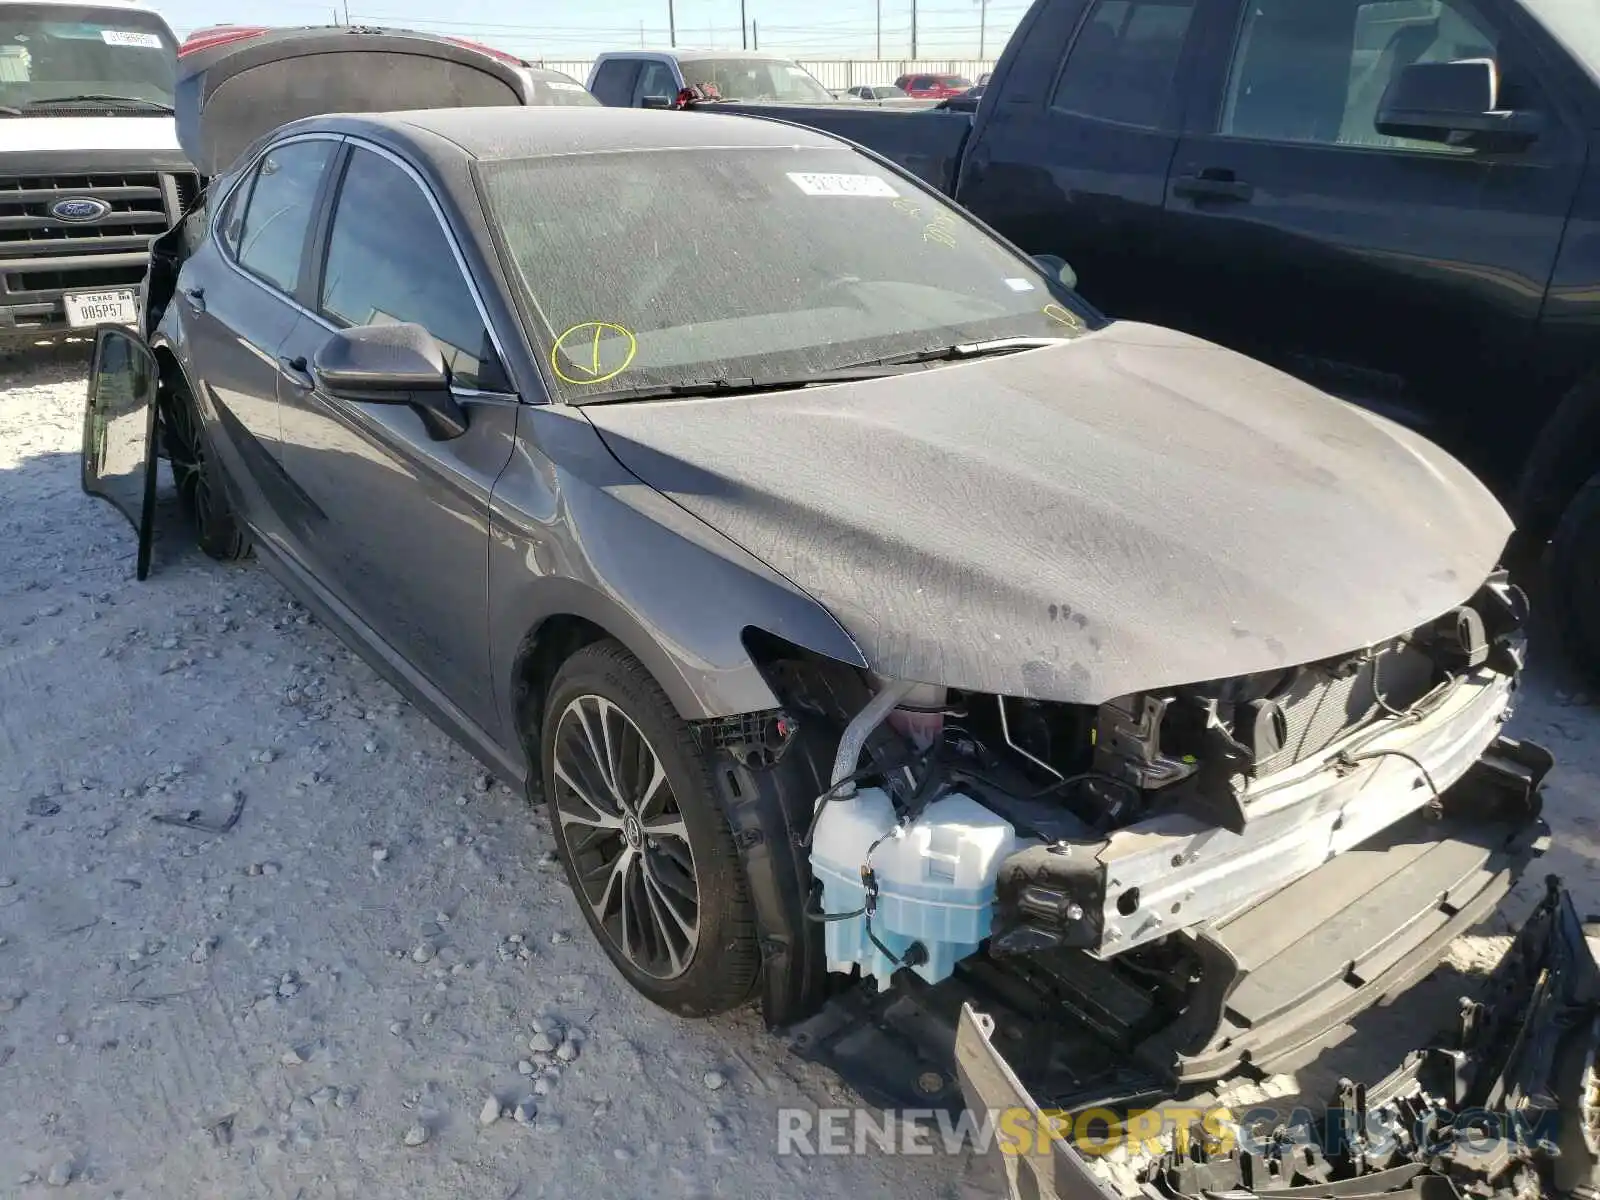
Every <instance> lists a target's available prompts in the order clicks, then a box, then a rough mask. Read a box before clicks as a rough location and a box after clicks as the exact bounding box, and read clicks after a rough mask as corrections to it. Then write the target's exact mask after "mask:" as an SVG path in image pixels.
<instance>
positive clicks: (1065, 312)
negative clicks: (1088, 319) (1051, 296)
mask: <svg viewBox="0 0 1600 1200" xmlns="http://www.w3.org/2000/svg"><path fill="white" fill-rule="evenodd" d="M1040 311H1041V312H1043V313H1044V315H1045V316H1047V317H1049V318H1050V319H1051V320H1052V321H1054V322H1055V323H1056V324H1057V325H1065V326H1066V327H1067V328H1068V329H1082V328H1083V322H1082V321H1081V320H1080V319H1079V318H1078V314H1077V313H1075V312H1072V311H1071V310H1070V309H1066V308H1062V307H1061V305H1059V304H1046V305H1045V306H1044V308H1043V309H1041V310H1040Z"/></svg>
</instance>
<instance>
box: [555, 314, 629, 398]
mask: <svg viewBox="0 0 1600 1200" xmlns="http://www.w3.org/2000/svg"><path fill="white" fill-rule="evenodd" d="M608 334H610V335H615V336H620V337H622V338H624V339H625V340H626V343H627V349H626V350H625V352H624V353H623V355H622V361H621V362H620V363H618V364H617V365H616V366H610V365H609V364H608V363H607V362H604V361H602V359H603V358H604V359H615V357H616V355H615V354H614V353H611V352H608V350H607V347H606V346H604V345H603V343H604V342H605V341H606V338H607V335H608ZM563 352H565V354H566V356H567V359H568V361H569V363H570V366H569V367H567V368H566V369H563V368H562V365H561V356H562V354H563ZM638 353H639V339H638V338H636V337H634V336H633V331H632V330H631V329H627V328H624V327H623V326H621V325H614V324H612V323H611V322H610V321H584V322H583V323H582V324H579V325H574V326H572V328H570V329H568V330H567V331H566V332H565V333H563V334H562V335H561V336H560V337H558V338H556V341H555V345H553V346H551V347H550V367H551V369H552V370H553V371H555V373H556V378H557V379H559V380H561V382H562V383H570V384H572V385H573V386H574V387H590V386H592V385H594V384H596V383H605V382H606V381H607V380H609V379H615V378H616V377H617V376H618V375H621V374H622V373H623V372H624V371H626V370H627V369H628V367H629V365H630V364H631V363H632V362H633V358H634V355H636V354H638ZM568 371H571V372H573V374H568Z"/></svg>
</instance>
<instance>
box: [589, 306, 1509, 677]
mask: <svg viewBox="0 0 1600 1200" xmlns="http://www.w3.org/2000/svg"><path fill="white" fill-rule="evenodd" d="M584 411H585V413H586V415H587V416H588V417H589V419H590V420H591V421H592V422H593V423H594V425H595V426H596V427H597V428H598V429H599V431H600V433H601V435H602V437H604V439H605V441H606V443H607V444H608V445H609V446H610V448H611V450H612V452H613V453H614V454H615V455H616V456H617V458H618V459H619V460H620V461H621V462H622V464H623V465H624V466H626V467H627V468H628V469H629V470H630V471H631V472H633V473H634V474H635V475H637V476H638V478H640V479H641V480H643V481H644V482H645V483H647V484H649V485H650V486H652V487H654V488H655V489H657V490H658V491H660V492H662V493H664V494H665V495H667V496H669V497H671V498H672V499H673V500H675V501H676V502H677V503H678V504H680V505H682V506H683V507H684V508H685V509H687V510H689V511H690V512H691V513H694V514H695V515H696V516H698V517H699V518H700V519H702V520H703V521H705V522H706V523H707V524H708V525H710V526H712V527H713V528H715V529H716V530H718V531H720V532H721V533H722V534H723V535H725V536H726V537H728V538H729V539H731V540H732V541H733V542H735V543H737V544H738V545H739V546H741V547H742V548H744V549H745V550H747V551H748V552H750V553H752V554H754V555H756V556H758V557H759V558H761V559H762V560H764V561H765V562H766V563H768V564H769V565H770V566H772V567H773V568H774V569H775V570H777V571H779V572H781V573H782V574H783V575H785V576H786V577H788V578H789V579H790V580H792V581H793V582H794V583H795V584H796V585H797V586H799V587H801V588H803V589H805V590H806V591H807V592H809V594H810V595H812V596H813V597H814V598H815V599H816V600H817V601H819V602H820V603H821V604H823V605H825V606H826V607H827V608H828V609H829V610H830V611H831V612H832V613H833V615H834V616H835V617H836V618H837V619H838V621H839V622H840V624H841V625H843V626H844V628H845V629H846V630H847V631H848V632H849V634H850V635H851V636H852V637H853V638H854V639H855V641H856V643H857V645H858V646H859V647H860V648H861V651H862V653H863V655H864V656H865V659H866V661H867V662H868V663H869V664H870V665H871V667H872V668H873V670H875V671H877V672H879V673H881V674H883V675H887V676H893V677H897V678H905V679H913V680H919V681H923V682H930V683H942V684H946V685H949V686H952V687H961V688H970V689H974V690H980V691H985V692H992V693H998V694H1003V695H1012V696H1029V697H1034V698H1037V699H1046V700H1062V701H1072V702H1078V703H1100V702H1103V701H1105V700H1108V699H1110V698H1113V697H1115V696H1120V695H1125V694H1127V693H1129V692H1134V691H1139V690H1143V689H1146V688H1155V687H1171V686H1176V685H1179V684H1184V683H1193V682H1199V681H1202V680H1209V679H1219V678H1226V677H1230V676H1235V675H1244V674H1248V673H1251V672H1256V671H1264V670H1270V669H1273V668H1278V667H1283V666H1288V665H1294V664H1298V663H1304V662H1312V661H1316V660H1318V659H1323V658H1329V657H1333V656H1335V655H1339V654H1343V653H1347V652H1349V651H1352V650H1355V649H1358V648H1361V647H1364V646H1368V645H1371V644H1374V643H1376V642H1380V641H1383V640H1385V639H1387V638H1390V637H1393V636H1395V635H1397V634H1400V633H1403V632H1405V631H1406V630H1408V629H1410V628H1412V627H1414V626H1416V625H1419V624H1421V623H1422V622H1424V621H1427V620H1429V619H1431V618H1433V617H1436V616H1438V615H1440V614H1442V613H1444V612H1445V611H1447V610H1448V609H1450V608H1451V607H1453V606H1454V605H1456V604H1458V603H1461V602H1462V601H1464V600H1465V599H1467V598H1469V597H1470V596H1471V595H1472V594H1473V593H1474V592H1475V591H1476V590H1477V589H1478V587H1479V585H1480V584H1481V583H1482V582H1483V580H1484V578H1485V577H1486V576H1487V575H1488V574H1489V572H1490V571H1491V570H1493V569H1494V566H1495V564H1496V561H1497V559H1498V557H1499V555H1500V553H1501V551H1502V550H1503V548H1504V546H1505V543H1506V540H1507V538H1508V536H1509V534H1510V531H1511V523H1510V521H1509V519H1508V518H1507V516H1506V514H1505V511H1504V510H1503V509H1502V508H1501V507H1500V505H1499V504H1498V503H1497V502H1496V501H1495V499H1494V498H1493V497H1492V496H1491V495H1490V494H1489V492H1488V491H1487V490H1486V489H1485V488H1484V487H1483V485H1482V484H1480V483H1479V482H1478V481H1477V480H1476V479H1475V478H1474V477H1473V476H1472V475H1471V474H1470V473H1469V472H1468V471H1467V470H1466V469H1465V468H1464V467H1462V466H1461V465H1460V464H1459V463H1457V462H1456V461H1455V460H1454V459H1452V458H1450V457H1449V456H1448V455H1446V454H1445V453H1444V452H1443V451H1441V450H1439V449H1438V448H1437V447H1435V446H1433V445H1432V444H1431V443H1429V442H1427V441H1425V440H1424V439H1422V438H1420V437H1418V436H1417V435H1415V434H1412V433H1410V432H1408V431H1406V430H1404V429H1402V428H1401V427H1400V426H1398V425H1395V424H1394V423H1393V422H1390V421H1387V420H1385V419H1383V418H1380V417H1377V416H1374V415H1372V414H1370V413H1366V412H1364V411H1362V410H1361V409H1358V408H1356V407H1355V406H1353V405H1350V404H1346V403H1344V402H1343V401H1340V400H1335V399H1333V398H1331V397H1329V396H1326V395H1324V394H1323V393H1321V392H1319V391H1317V390H1315V389H1314V388H1311V387H1309V386H1307V385H1305V384H1303V383H1300V382H1299V381H1297V380H1295V379H1293V378H1291V377H1289V376H1287V375H1285V374H1283V373H1282V372H1279V371H1277V370H1274V369H1273V368H1271V367H1268V366H1265V365H1263V364H1261V363H1258V362H1255V361H1254V360H1251V359H1248V358H1245V357H1243V356H1241V355H1238V354H1235V353H1233V352H1231V351H1228V350H1224V349H1222V348H1221V347H1218V346H1215V345H1212V344H1211V343H1208V342H1204V341H1201V340H1199V339H1196V338H1192V337H1189V336H1186V335H1184V334H1180V333H1176V332H1173V331H1171V330H1166V329H1161V328H1157V327H1154V326H1149V325H1140V324H1135V323H1132V322H1116V323H1113V324H1111V325H1108V326H1106V327H1105V328H1103V329H1101V330H1099V331H1097V332H1094V333H1091V334H1087V335H1085V336H1083V337H1081V338H1079V339H1077V340H1075V341H1073V342H1070V343H1064V344H1061V345H1057V346H1050V347H1045V348H1041V349H1036V350H1030V351H1026V352H1022V353H1018V354H1014V355H1009V356H1005V357H996V358H989V359H982V360H977V361H973V362H968V363H960V364H955V365H949V366H940V367H938V368H935V369H932V370H929V371H916V372H911V373H907V374H904V375H897V376H892V377H889V378H885V379H878V380H870V381H866V382H861V383H850V384H837V385H829V386H823V387H816V388H807V389H804V390H797V391H787V392H776V393H770V394H763V395H752V396H738V397H725V398H720V399H719V398H707V399H693V400H668V401H659V402H657V401H641V402H636V403H629V404H608V405H592V406H589V407H587V408H586V409H585V410H584ZM772 632H774V633H777V634H780V635H781V634H782V632H783V631H782V630H781V629H775V630H773V631H772Z"/></svg>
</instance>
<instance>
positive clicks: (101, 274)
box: [0, 0, 198, 344]
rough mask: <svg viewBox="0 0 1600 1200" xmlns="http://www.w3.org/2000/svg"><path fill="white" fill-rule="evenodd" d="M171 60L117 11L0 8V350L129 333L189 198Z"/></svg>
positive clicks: (126, 7)
mask: <svg viewBox="0 0 1600 1200" xmlns="http://www.w3.org/2000/svg"><path fill="white" fill-rule="evenodd" d="M177 52H178V42H177V39H176V38H175V37H174V36H173V33H172V30H171V29H170V28H169V27H168V25H167V23H166V22H165V21H163V20H162V19H161V17H160V16H158V15H157V14H156V13H155V12H154V11H152V10H150V9H148V8H145V7H142V6H141V5H138V4H134V3H129V2H126V0H97V2H94V3H84V2H82V0H26V2H23V3H10V2H7V0H0V344H6V343H13V344H14V343H17V342H27V341H34V340H38V339H40V338H44V337H49V336H55V335H59V334H61V333H66V332H70V331H71V330H73V329H86V330H87V329H92V328H93V327H94V326H95V325H97V324H99V323H101V322H103V321H116V322H122V323H128V324H132V323H134V322H136V321H137V319H138V312H137V303H138V292H139V284H140V280H141V279H142V278H143V277H144V272H145V264H146V262H147V260H148V257H149V246H150V241H151V239H153V238H154V237H156V236H158V235H159V234H161V233H162V232H164V231H165V230H166V229H167V228H168V227H170V226H171V225H172V224H174V222H175V221H176V220H177V218H178V216H179V215H180V214H181V213H182V211H183V209H184V207H185V205H186V204H187V203H188V202H189V201H190V200H191V199H192V198H193V196H194V194H195V191H196V189H197V187H198V177H197V175H196V174H195V171H194V168H193V167H192V166H190V164H189V163H188V161H187V160H186V159H185V158H184V155H183V153H182V151H181V150H180V149H179V148H178V140H177V131H176V129H175V127H174V123H173V115H172V101H173V82H174V77H175V71H176V67H175V63H176V57H177Z"/></svg>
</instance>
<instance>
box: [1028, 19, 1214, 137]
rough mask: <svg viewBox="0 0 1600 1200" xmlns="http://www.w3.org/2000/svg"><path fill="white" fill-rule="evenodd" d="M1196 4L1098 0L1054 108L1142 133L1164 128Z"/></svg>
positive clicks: (1063, 74)
mask: <svg viewBox="0 0 1600 1200" xmlns="http://www.w3.org/2000/svg"><path fill="white" fill-rule="evenodd" d="M1194 7H1195V0H1096V3H1095V6H1094V9H1093V10H1092V11H1091V12H1090V14H1089V19H1088V21H1087V22H1086V23H1085V24H1084V26H1083V28H1082V29H1081V30H1079V31H1078V36H1077V38H1075V39H1074V40H1073V43H1072V49H1071V50H1070V51H1069V52H1068V55H1067V61H1066V65H1065V66H1064V67H1063V68H1062V71H1061V78H1060V80H1059V81H1058V82H1057V84H1056V90H1055V95H1054V96H1053V97H1051V100H1050V106H1051V107H1052V108H1055V109H1059V110H1061V111H1062V112H1069V113H1075V114H1078V115H1081V116H1086V117H1095V118H1098V119H1100V120H1102V121H1115V122H1117V123H1118V124H1121V125H1133V126H1137V127H1139V128H1141V129H1159V128H1161V127H1162V126H1163V125H1164V124H1165V118H1166V115H1167V108H1168V105H1169V104H1170V102H1171V99H1172V89H1173V84H1174V80H1175V77H1176V75H1177V71H1178V62H1179V59H1181V58H1182V56H1183V46H1184V42H1185V41H1186V40H1187V38H1188V36H1189V27H1190V19H1191V18H1192V17H1193V15H1194Z"/></svg>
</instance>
